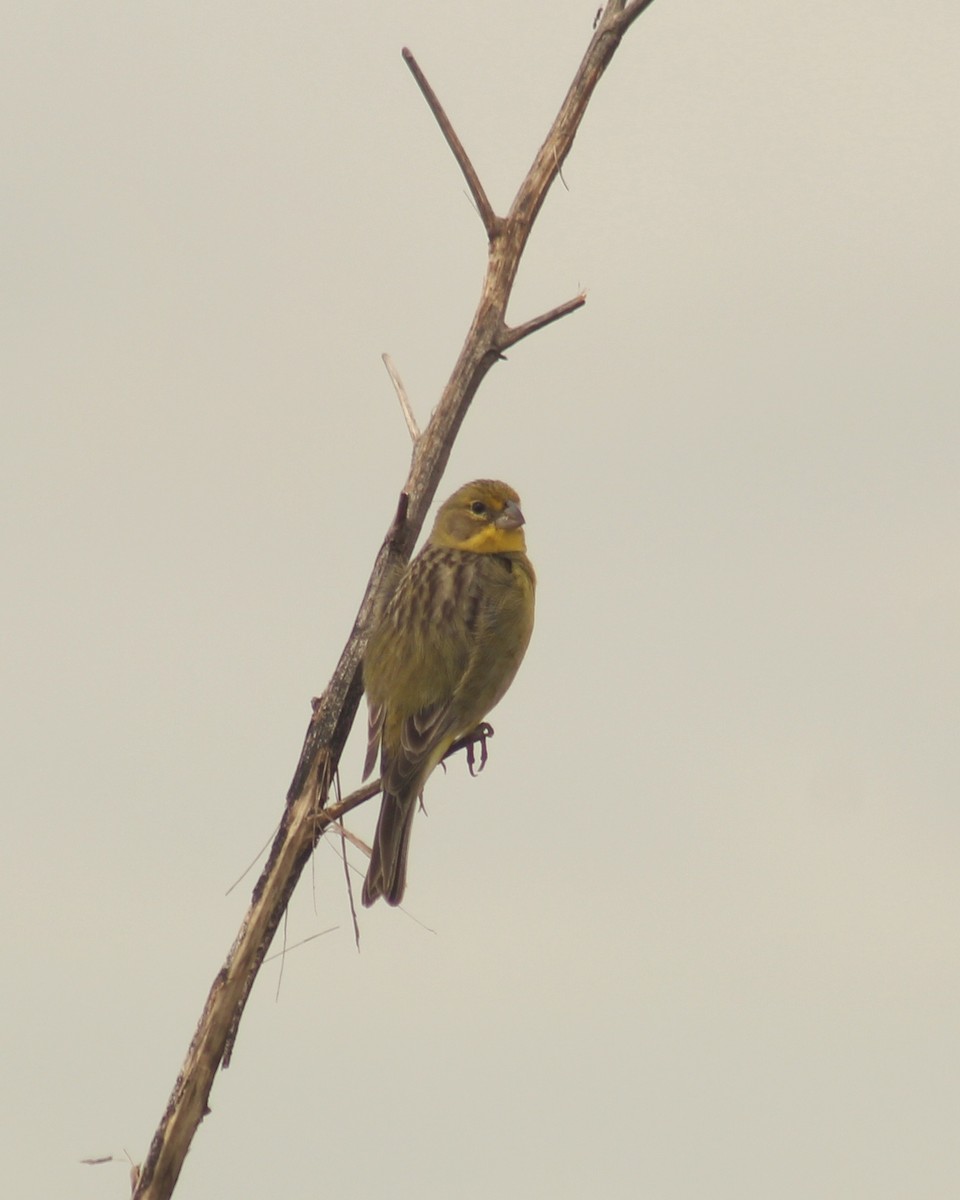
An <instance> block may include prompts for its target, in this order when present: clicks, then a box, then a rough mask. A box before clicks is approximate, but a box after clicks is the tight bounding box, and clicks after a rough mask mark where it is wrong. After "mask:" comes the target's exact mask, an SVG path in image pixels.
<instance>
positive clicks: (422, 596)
mask: <svg viewBox="0 0 960 1200" xmlns="http://www.w3.org/2000/svg"><path fill="white" fill-rule="evenodd" d="M535 588H536V576H535V575H534V571H533V566H532V565H531V563H530V560H529V559H528V558H527V547H526V541H525V539H524V536H523V513H522V512H521V511H520V497H519V496H518V495H517V493H516V492H515V491H514V490H513V488H511V487H508V486H507V485H506V484H505V483H498V482H497V481H495V480H492V479H478V480H477V481H476V482H474V483H468V484H467V485H466V486H465V487H462V488H461V489H460V490H459V491H458V492H456V493H455V494H454V495H453V496H451V497H450V499H449V500H448V501H447V502H446V503H445V504H443V505H442V506H441V508H440V510H439V512H438V513H437V519H436V521H435V522H434V526H433V531H432V532H431V534H430V537H429V539H428V540H427V543H426V545H425V546H424V547H423V549H422V550H421V551H420V553H419V554H418V555H417V556H416V558H414V559H413V561H412V562H411V563H410V565H409V566H408V567H407V568H406V570H405V571H404V572H403V574H402V575H401V577H400V580H399V582H398V584H397V588H396V590H395V591H394V593H393V595H392V596H391V598H390V599H389V600H388V601H387V603H386V605H385V607H384V608H383V610H382V612H381V613H380V615H379V617H378V618H376V619H375V621H374V626H373V630H372V632H371V634H370V639H369V641H368V643H367V651H366V655H365V657H364V662H363V682H364V687H365V689H366V693H367V702H368V704H369V741H368V743H367V759H366V763H365V766H364V778H366V777H367V776H368V775H369V774H370V772H371V771H372V770H373V767H374V765H375V763H376V760H377V750H378V748H379V751H380V776H381V780H382V787H383V802H382V804H381V806H380V819H379V820H378V821H377V832H376V835H375V836H374V839H373V853H372V855H371V857H370V866H369V869H368V871H367V878H366V880H365V881H364V885H363V903H364V904H365V905H370V904H372V903H373V902H374V901H375V900H376V899H377V897H378V896H383V897H384V899H385V900H386V902H387V903H388V904H399V903H400V901H401V899H402V898H403V891H404V887H405V886H406V877H407V851H408V849H409V846H410V830H411V828H412V826H413V816H414V812H415V811H416V807H417V799H418V797H419V795H420V793H421V792H422V791H423V785H424V784H425V783H426V781H427V778H428V777H429V775H430V772H431V771H432V770H433V769H434V767H436V765H437V763H439V762H440V760H441V759H442V758H443V756H444V755H445V754H446V752H447V750H448V749H449V748H450V746H451V744H452V743H453V742H455V741H457V740H458V739H459V738H461V737H464V736H465V735H466V734H468V733H470V732H471V731H472V730H474V729H476V727H477V726H478V725H479V724H480V722H481V721H482V720H483V718H484V717H485V716H486V715H487V713H488V712H489V711H490V710H491V709H492V708H493V706H494V705H495V704H496V703H497V702H498V701H499V700H500V699H501V697H502V696H503V694H504V692H506V690H507V688H508V687H509V686H510V684H511V682H512V681H513V677H514V675H516V673H517V668H518V667H519V666H520V661H521V659H522V658H523V655H524V652H525V651H526V649H527V644H528V642H529V641H530V634H531V632H532V630H533V605H534V590H535Z"/></svg>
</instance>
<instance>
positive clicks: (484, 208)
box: [403, 46, 503, 241]
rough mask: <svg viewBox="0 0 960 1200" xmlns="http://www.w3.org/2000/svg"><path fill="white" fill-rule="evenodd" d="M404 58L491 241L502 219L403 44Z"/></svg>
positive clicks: (435, 94) (445, 115)
mask: <svg viewBox="0 0 960 1200" xmlns="http://www.w3.org/2000/svg"><path fill="white" fill-rule="evenodd" d="M403 61H404V62H405V63H406V64H407V66H408V67H409V68H410V70H411V72H412V73H413V77H414V79H415V80H416V81H417V86H418V87H419V88H420V91H421V92H423V95H424V99H425V100H426V102H427V103H428V104H429V105H430V111H431V112H432V113H433V115H434V117H435V118H436V121H437V124H438V125H439V126H440V132H441V133H442V134H443V136H444V137H445V138H446V139H447V145H448V146H449V147H450V149H451V150H452V151H453V157H454V158H455V159H456V160H457V163H458V165H459V167H460V170H461V171H462V172H463V177H464V179H466V181H467V187H468V188H469V189H470V194H471V195H472V196H473V199H474V201H475V203H476V205H477V211H478V212H479V213H480V220H481V221H483V227H484V229H485V230H486V231H487V237H488V238H490V240H491V241H492V240H493V238H495V237H496V236H497V234H498V233H499V231H500V226H501V225H502V223H503V222H502V221H501V219H500V217H498V216H497V214H496V213H495V212H494V211H493V205H492V204H491V203H490V201H489V200H488V199H487V193H486V192H485V191H484V190H483V184H482V183H481V182H480V176H479V175H478V174H477V172H476V170H475V169H474V166H473V163H472V162H471V161H470V158H469V156H468V154H467V152H466V150H464V148H463V143H462V142H461V141H460V139H459V138H458V137H457V134H456V130H455V129H454V128H453V126H452V125H451V124H450V118H449V117H448V116H447V114H446V113H445V112H444V110H443V105H442V104H441V103H440V101H439V100H438V99H437V93H436V92H435V91H434V90H433V88H432V87H431V86H430V84H429V83H428V82H427V77H426V76H425V75H424V73H423V71H421V70H420V64H419V63H418V62H417V60H416V59H415V58H414V57H413V55H412V54H411V53H410V51H409V50H408V49H407V47H406V46H404V48H403Z"/></svg>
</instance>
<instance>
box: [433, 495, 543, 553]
mask: <svg viewBox="0 0 960 1200" xmlns="http://www.w3.org/2000/svg"><path fill="white" fill-rule="evenodd" d="M430 543H431V545H434V546H448V547H450V548H451V549H452V550H470V551H472V552H473V553H474V554H509V553H518V554H524V553H526V549H527V544H526V539H525V538H524V536H523V513H522V512H521V511H520V497H519V496H518V495H517V493H516V492H515V491H514V490H513V488H512V487H510V486H509V485H508V484H506V483H500V482H499V481H498V480H496V479H476V480H474V482H473V483H468V484H465V485H464V486H463V487H462V488H460V490H459V491H458V492H454V494H453V495H452V496H451V497H450V499H449V500H447V501H446V502H445V503H444V504H442V505H441V506H440V510H439V512H438V513H437V519H436V521H434V523H433V532H432V533H431V534H430Z"/></svg>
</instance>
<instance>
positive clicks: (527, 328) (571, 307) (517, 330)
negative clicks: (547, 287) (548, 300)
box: [497, 292, 587, 350]
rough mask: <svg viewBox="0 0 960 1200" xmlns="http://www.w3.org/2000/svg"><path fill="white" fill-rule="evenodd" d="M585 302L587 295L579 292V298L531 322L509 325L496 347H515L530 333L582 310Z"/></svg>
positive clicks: (506, 348) (502, 348) (552, 309)
mask: <svg viewBox="0 0 960 1200" xmlns="http://www.w3.org/2000/svg"><path fill="white" fill-rule="evenodd" d="M586 302H587V293H586V292H581V293H580V295H579V296H574V298H573V299H572V300H567V301H566V302H565V303H563V304H558V305H557V307H556V308H551V309H550V311H549V312H545V313H543V314H542V315H541V316H539V317H534V318H533V320H532V321H524V323H523V324H522V325H514V326H512V327H511V326H509V325H508V326H505V327H504V329H503V332H502V333H501V334H500V337H499V338H498V339H497V347H498V348H499V349H500V350H509V349H510V347H511V346H515V345H516V344H517V342H519V341H521V340H522V339H523V338H525V337H529V336H530V334H531V333H536V332H537V330H538V329H543V327H544V326H545V325H550V324H552V323H553V322H554V321H559V320H560V318H561V317H565V316H567V315H568V314H569V313H572V312H576V311H577V309H578V308H583V306H584V305H585V304H586Z"/></svg>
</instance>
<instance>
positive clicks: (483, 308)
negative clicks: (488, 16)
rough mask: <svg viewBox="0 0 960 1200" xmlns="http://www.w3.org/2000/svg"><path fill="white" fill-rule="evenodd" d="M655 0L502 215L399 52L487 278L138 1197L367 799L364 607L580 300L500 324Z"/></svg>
mask: <svg viewBox="0 0 960 1200" xmlns="http://www.w3.org/2000/svg"><path fill="white" fill-rule="evenodd" d="M651 3H652V0H630V2H629V3H627V2H626V0H608V3H607V4H606V5H605V6H604V7H603V9H602V10H598V15H597V20H596V23H595V28H594V31H593V36H592V37H591V39H590V43H589V45H588V46H587V49H586V53H585V54H584V56H583V60H582V61H581V63H580V66H579V68H578V69H577V72H576V75H575V76H574V79H573V82H572V83H571V85H570V88H569V91H568V92H567V95H566V97H565V98H564V100H563V103H562V105H561V106H560V110H559V112H558V114H557V116H556V118H555V120H554V122H553V124H552V126H551V128H550V131H549V133H548V134H547V137H546V139H545V141H544V143H543V145H542V146H541V147H540V149H539V151H538V152H537V155H536V157H535V159H534V161H533V164H532V166H531V167H530V170H529V171H528V172H527V175H526V177H525V178H524V180H523V182H522V183H521V184H520V187H519V189H518V191H517V194H516V196H515V198H514V200H513V203H512V204H511V206H510V210H509V212H508V213H507V215H506V216H505V217H500V216H497V214H496V213H495V212H494V210H493V207H492V206H491V204H490V201H489V200H488V199H487V196H486V193H485V192H484V189H483V186H482V184H481V183H480V180H479V178H478V176H477V173H476V171H475V170H474V168H473V166H472V164H471V163H470V160H469V158H468V157H467V154H466V152H465V151H464V149H463V147H462V145H461V144H460V141H459V139H458V138H457V135H456V133H455V132H454V130H453V128H452V126H451V124H450V122H449V120H448V119H447V116H446V114H445V112H444V111H443V108H442V107H441V105H440V103H439V101H438V100H437V98H436V96H435V95H434V93H433V91H432V89H431V88H430V85H429V84H428V83H427V81H426V79H425V77H424V75H423V73H422V71H421V70H420V67H419V66H418V64H417V63H416V61H415V59H414V58H413V55H412V54H411V53H410V52H409V50H404V51H403V57H404V59H405V61H406V62H407V65H408V66H409V67H410V69H411V71H412V72H413V75H414V77H415V79H416V80H417V83H418V85H419V86H420V89H421V91H422V92H423V94H424V96H425V98H426V100H427V103H428V104H429V105H430V108H431V110H432V111H433V114H434V116H435V117H436V119H437V122H438V124H439V126H440V129H441V131H442V132H443V135H444V137H445V138H446V140H447V143H448V144H449V146H450V148H451V150H452V152H453V154H454V157H455V158H456V160H457V162H458V164H459V166H460V168H461V170H462V171H463V174H464V177H465V178H466V181H467V185H468V186H469V188H470V191H471V193H472V195H473V198H474V201H475V202H476V205H477V210H478V212H479V214H480V217H481V220H482V221H483V225H484V229H485V230H486V233H487V239H488V259H487V271H486V277H485V279H484V283H483V289H482V292H481V295H480V300H479V303H478V305H477V309H476V312H475V313H474V316H473V321H472V323H471V325H470V329H469V331H468V333H467V336H466V339H465V341H464V343H463V348H462V349H461V351H460V354H459V356H458V358H457V361H456V364H455V365H454V368H453V371H452V372H451V374H450V378H449V380H448V382H447V384H446V387H445V388H444V390H443V394H442V396H441V398H440V403H439V404H438V405H437V408H436V409H435V411H434V413H433V416H432V417H431V419H430V423H429V425H428V426H427V428H426V429H425V430H424V432H423V434H422V435H421V436H420V437H419V438H418V439H417V440H416V442H415V444H414V449H413V457H412V461H411V464H410V471H409V474H408V477H407V481H406V484H405V485H404V489H403V492H402V494H401V501H400V504H399V506H398V509H397V513H396V516H395V517H394V519H393V522H392V524H391V526H390V529H389V531H388V533H387V536H386V538H385V539H384V542H383V544H382V545H381V547H380V550H379V552H378V554H377V557H376V561H375V563H374V566H373V571H372V573H371V576H370V581H369V583H368V584H367V589H366V592H365V594H364V597H363V600H362V602H361V604H360V610H359V612H358V613H357V618H356V621H355V622H354V626H353V629H352V631H351V633H350V637H349V638H348V640H347V644H346V646H345V647H344V649H343V652H342V654H341V656H340V661H339V662H338V663H337V666H336V669H335V670H334V673H333V676H332V677H331V679H330V682H329V684H328V685H327V687H326V689H325V691H324V692H323V695H322V696H321V697H320V698H319V700H317V701H316V702H315V703H314V710H313V715H312V717H311V719H310V724H309V726H308V728H307V733H306V737H305V739H304V744H303V751H302V753H301V755H300V761H299V763H298V764H297V768H296V771H295V773H294V777H293V782H292V783H291V785H290V790H289V792H288V794H287V802H286V807H285V809H284V812H283V817H282V819H281V822H280V829H279V831H278V833H277V835H276V837H275V839H274V842H273V846H272V848H271V851H270V855H269V858H268V860H267V864H266V866H265V867H264V869H263V872H262V874H261V876H260V878H259V879H258V880H257V883H256V886H255V887H254V889H253V897H252V900H251V904H250V907H249V909H248V911H247V914H246V916H245V918H244V921H243V924H242V925H241V927H240V931H239V933H238V934H237V937H236V939H235V941H234V943H233V945H232V946H231V948H230V952H229V954H228V955H227V958H226V961H225V962H224V965H223V966H222V967H221V969H220V971H219V972H218V973H217V976H216V978H215V979H214V981H213V985H212V986H211V988H210V993H209V995H208V996H207V1001H206V1004H205V1005H204V1009H203V1013H202V1014H201V1017H200V1021H199V1023H198V1025H197V1029H196V1032H195V1033H194V1036H193V1040H192V1041H191V1043H190V1047H189V1049H188V1051H187V1056H186V1059H185V1061H184V1064H183V1067H182V1068H181V1071H180V1074H179V1076H178V1077H177V1081H176V1083H175V1085H174V1088H173V1092H172V1093H171V1096H170V1100H169V1102H168V1104H167V1108H166V1111H165V1112H164V1114H163V1118H162V1120H161V1122H160V1125H159V1126H158V1128H157V1131H156V1133H155V1134H154V1137H153V1141H152V1142H151V1145H150V1150H149V1153H148V1155H147V1158H146V1161H145V1162H144V1163H143V1166H142V1168H141V1169H140V1171H139V1172H138V1173H137V1174H138V1179H137V1181H136V1184H135V1187H134V1193H133V1194H134V1197H135V1198H136V1200H166V1197H169V1196H170V1195H171V1194H172V1192H173V1189H174V1187H175V1186H176V1182H177V1179H178V1177H179V1175H180V1170H181V1167H182V1166H183V1161H184V1159H185V1157H186V1154H187V1151H188V1150H189V1148H190V1144H191V1142H192V1140H193V1137H194V1134H195V1133H196V1131H197V1128H198V1127H199V1125H200V1122H201V1121H202V1120H203V1117H204V1115H205V1114H206V1112H207V1101H208V1098H209V1095H210V1089H211V1087H212V1086H213V1080H214V1077H215V1075H216V1072H217V1069H218V1068H219V1067H220V1066H221V1065H223V1066H227V1065H229V1061H230V1055H231V1052H232V1049H233V1044H234V1041H235V1038H236V1034H237V1029H238V1027H239V1023H240V1019H241V1017H242V1016H243V1011H244V1007H245V1005H246V1001H247V997H248V996H249V994H250V990H251V988H252V987H253V982H254V980H255V979H256V976H257V973H258V971H259V969H260V966H261V964H262V962H263V959H264V956H265V955H266V953H267V950H268V949H269V946H270V943H271V942H272V940H273V937H274V934H275V933H276V931H277V927H278V926H279V924H280V921H281V918H282V917H283V914H284V912H285V911H286V907H287V903H288V902H289V900H290V897H291V895H292V893H293V889H294V887H295V886H296V884H297V881H298V880H299V878H300V873H301V871H302V870H303V867H304V865H305V864H306V862H307V861H308V859H309V857H310V855H311V853H312V852H313V849H314V846H315V845H316V843H317V841H318V839H319V838H320V836H321V835H322V833H323V832H324V830H325V829H326V828H327V826H328V825H329V824H330V822H331V821H332V820H334V819H335V818H336V817H338V816H340V815H341V814H342V813H343V812H345V811H347V809H348V808H351V807H354V806H355V805H356V804H358V803H361V802H362V801H363V800H365V799H368V798H369V797H370V796H372V795H375V794H376V791H377V788H376V785H373V786H371V787H368V788H365V789H362V790H361V791H360V792H358V793H355V794H354V795H353V796H352V797H348V799H347V800H346V801H344V802H343V803H342V804H340V805H336V806H328V805H327V794H328V789H329V785H330V782H331V780H332V778H333V776H334V773H335V771H336V769H337V764H338V762H339V760H340V755H341V753H342V751H343V747H344V744H345V742H346V739H347V734H348V733H349V731H350V728H351V726H352V724H353V721H354V718H355V716H356V713H357V707H358V705H359V702H360V697H361V694H362V683H361V676H360V662H361V657H362V654H363V648H364V643H365V638H366V628H367V623H368V618H369V615H370V612H371V608H372V606H373V603H374V599H375V597H376V595H377V592H378V589H379V587H380V586H381V582H382V580H383V577H384V574H385V571H386V569H387V567H388V566H389V565H391V563H392V562H396V561H405V560H406V559H407V558H409V556H410V552H411V550H412V548H413V545H414V543H415V542H416V539H417V535H418V534H419V532H420V528H421V526H422V524H423V521H424V517H425V515H426V513H427V510H428V508H429V506H430V504H431V502H432V500H433V496H434V493H435V491H436V489H437V485H438V484H439V482H440V478H441V476H442V475H443V471H444V468H445V466H446V464H447V460H448V458H449V456H450V451H451V448H452V446H453V443H454V440H455V439H456V436H457V432H458V430H459V429H460V425H461V423H462V421H463V419H464V417H465V415H466V412H467V409H468V408H469V407H470V403H471V401H472V400H473V397H474V396H475V394H476V392H477V389H478V387H479V386H480V383H481V382H482V380H483V378H484V376H485V375H486V374H487V372H488V371H489V370H490V368H491V367H492V366H493V364H494V363H495V362H496V361H497V360H498V359H499V358H500V357H502V354H503V352H504V351H505V350H506V349H507V348H509V347H510V346H513V345H515V344H516V343H517V342H519V341H520V340H521V339H522V338H525V337H528V336H529V335H530V334H531V333H534V332H536V331H537V330H538V329H542V328H543V327H544V326H545V325H547V324H549V323H550V322H552V321H556V320H558V319H559V318H560V317H563V316H566V315H567V314H568V313H571V312H573V311H574V310H575V309H577V308H579V307H580V306H581V305H582V304H584V303H585V297H584V296H583V295H580V296H576V297H574V298H573V299H571V300H568V301H566V302H565V303H563V304H560V305H558V306H557V307H556V308H554V309H551V310H550V311H549V312H546V313H543V314H542V315H541V316H539V317H535V318H533V319H532V320H530V321H526V322H524V323H523V324H521V325H517V326H513V327H511V326H509V325H508V324H507V322H506V310H507V304H508V302H509V299H510V294H511V291H512V289H513V283H514V280H515V279H516V275H517V269H518V267H519V265H520V259H521V257H522V255H523V251H524V249H525V247H526V244H527V239H528V238H529V236H530V231H531V229H532V227H533V223H534V221H535V220H536V218H537V214H538V213H539V212H540V209H541V207H542V205H543V202H544V200H545V199H546V195H547V192H548V191H549V189H550V186H551V184H552V183H553V181H554V179H555V178H556V177H557V175H558V174H559V173H560V170H561V168H562V166H563V163H564V160H565V159H566V157H567V155H568V153H569V152H570V148H571V146H572V145H573V139H574V137H575V136H576V133H577V129H578V128H579V125H580V121H581V119H582V118H583V114H584V112H585V111H586V108H587V104H588V103H589V101H590V97H591V96H592V94H593V90H594V88H595V87H596V85H597V83H598V82H599V79H600V76H601V75H602V74H603V72H604V70H605V69H606V67H607V65H608V64H609V62H610V60H611V59H612V58H613V55H614V53H615V52H616V50H617V47H618V46H619V44H620V41H621V39H622V37H623V35H624V34H625V33H626V31H627V29H628V28H629V27H630V25H631V24H632V23H633V22H634V21H635V20H636V18H637V17H638V16H640V14H641V13H642V12H643V11H644V10H645V9H646V8H648V7H649V5H650V4H651Z"/></svg>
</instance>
